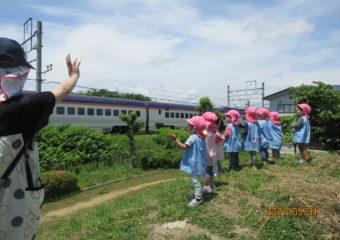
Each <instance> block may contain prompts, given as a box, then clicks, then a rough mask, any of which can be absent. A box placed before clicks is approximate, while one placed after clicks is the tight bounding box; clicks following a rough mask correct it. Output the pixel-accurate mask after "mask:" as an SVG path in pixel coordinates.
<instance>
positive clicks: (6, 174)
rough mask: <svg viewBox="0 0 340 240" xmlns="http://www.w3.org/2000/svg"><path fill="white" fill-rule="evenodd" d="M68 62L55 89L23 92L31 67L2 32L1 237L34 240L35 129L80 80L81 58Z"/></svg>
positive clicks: (37, 191) (37, 198)
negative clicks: (64, 78) (63, 79)
mask: <svg viewBox="0 0 340 240" xmlns="http://www.w3.org/2000/svg"><path fill="white" fill-rule="evenodd" d="M66 63H67V68H68V73H69V79H67V80H66V81H64V82H62V83H61V84H59V85H58V86H57V87H56V88H54V89H53V90H51V91H47V92H41V93H34V94H28V95H27V94H25V95H23V94H22V93H21V91H22V89H23V87H24V85H25V82H26V79H27V77H28V74H29V72H30V69H33V67H32V66H31V64H29V63H28V62H27V60H26V58H25V52H24V50H23V48H22V47H21V45H20V44H19V43H18V42H16V41H15V40H12V39H8V38H3V37H0V177H1V178H0V239H5V240H14V239H34V237H35V233H36V231H37V227H38V224H39V218H40V207H41V205H42V202H43V200H44V190H43V185H42V184H41V181H40V178H39V172H40V170H39V159H38V152H37V144H36V142H35V135H36V133H37V132H38V131H39V130H40V129H42V128H43V127H44V126H46V125H47V124H48V119H49V116H50V115H51V113H52V111H53V108H54V106H55V105H56V104H58V103H60V102H61V101H62V99H63V98H65V97H66V96H67V95H68V94H69V93H70V92H71V91H72V89H73V88H74V86H75V85H76V83H77V81H78V78H79V74H80V73H79V65H80V61H78V60H77V59H76V60H75V61H74V62H73V63H72V62H71V58H70V56H69V55H68V56H67V57H66Z"/></svg>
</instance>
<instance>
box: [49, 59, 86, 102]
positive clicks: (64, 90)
mask: <svg viewBox="0 0 340 240" xmlns="http://www.w3.org/2000/svg"><path fill="white" fill-rule="evenodd" d="M66 64H67V68H68V74H69V76H70V78H69V79H68V80H66V81H64V82H62V83H60V84H59V85H58V86H57V87H56V88H54V89H53V90H52V91H51V92H52V93H53V95H54V96H55V100H56V104H58V103H60V102H61V101H62V100H63V99H64V98H65V97H67V95H69V94H70V92H71V91H72V90H73V88H74V87H75V85H76V83H77V81H78V78H79V76H80V72H79V66H80V61H78V59H76V60H74V61H73V63H72V62H71V57H70V55H67V57H66Z"/></svg>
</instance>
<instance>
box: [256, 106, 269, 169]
mask: <svg viewBox="0 0 340 240" xmlns="http://www.w3.org/2000/svg"><path fill="white" fill-rule="evenodd" d="M268 117H269V111H268V109H267V108H260V109H259V110H257V121H258V123H259V125H260V130H261V136H260V138H261V141H260V142H261V148H260V155H261V159H262V161H263V162H267V163H268V159H269V154H268V148H270V143H271V141H272V139H273V136H272V130H271V127H270V123H269V122H268V120H267V119H268Z"/></svg>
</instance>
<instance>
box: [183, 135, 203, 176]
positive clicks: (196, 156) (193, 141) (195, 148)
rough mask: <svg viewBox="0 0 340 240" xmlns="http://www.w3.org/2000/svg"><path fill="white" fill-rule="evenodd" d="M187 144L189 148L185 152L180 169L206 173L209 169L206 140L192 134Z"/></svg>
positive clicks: (200, 173)
mask: <svg viewBox="0 0 340 240" xmlns="http://www.w3.org/2000/svg"><path fill="white" fill-rule="evenodd" d="M185 144H187V145H188V146H189V148H188V149H186V150H185V151H184V153H183V156H182V160H181V166H180V170H181V171H184V172H187V173H190V174H194V175H204V173H205V171H206V169H207V156H206V155H207V152H206V151H207V150H206V144H205V140H204V139H202V138H200V137H198V136H197V135H196V134H192V135H190V137H189V138H188V140H187V141H186V142H185Z"/></svg>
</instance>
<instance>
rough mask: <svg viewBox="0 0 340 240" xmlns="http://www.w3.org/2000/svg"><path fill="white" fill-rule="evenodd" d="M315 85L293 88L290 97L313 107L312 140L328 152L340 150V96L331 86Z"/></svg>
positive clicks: (320, 83) (319, 83) (317, 83)
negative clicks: (320, 144)
mask: <svg viewBox="0 0 340 240" xmlns="http://www.w3.org/2000/svg"><path fill="white" fill-rule="evenodd" d="M313 84H314V85H304V84H303V85H301V86H299V87H292V88H291V92H292V93H291V96H290V97H291V98H292V99H293V101H294V102H295V103H297V104H298V103H308V104H309V105H310V106H311V107H312V112H311V114H310V116H311V118H310V120H311V126H312V130H311V133H312V138H314V139H317V140H318V141H319V142H320V143H322V145H323V146H324V148H325V149H327V150H330V151H337V150H340V138H339V136H340V94H339V93H337V92H336V91H334V90H333V88H332V86H331V85H329V84H325V83H323V82H313Z"/></svg>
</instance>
